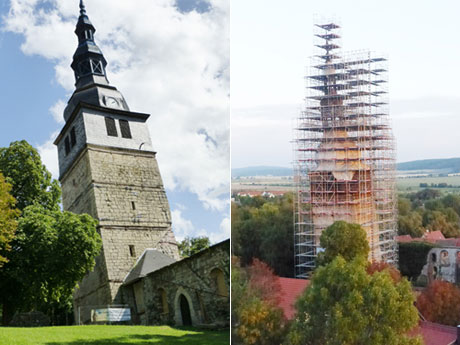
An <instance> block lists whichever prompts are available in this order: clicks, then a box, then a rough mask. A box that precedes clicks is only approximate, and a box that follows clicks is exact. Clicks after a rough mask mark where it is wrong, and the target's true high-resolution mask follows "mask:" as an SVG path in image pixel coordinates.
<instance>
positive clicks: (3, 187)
mask: <svg viewBox="0 0 460 345" xmlns="http://www.w3.org/2000/svg"><path fill="white" fill-rule="evenodd" d="M10 191H11V185H10V184H8V183H6V182H5V179H4V178H3V175H2V174H1V173H0V267H2V266H3V264H4V263H5V262H8V260H7V258H6V252H7V251H9V250H11V246H10V242H11V241H12V240H13V238H14V233H15V231H16V226H17V217H18V216H19V210H17V209H15V208H14V206H15V204H16V200H15V199H14V198H13V197H12V196H11V194H10Z"/></svg>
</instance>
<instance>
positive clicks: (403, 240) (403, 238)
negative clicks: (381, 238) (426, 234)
mask: <svg viewBox="0 0 460 345" xmlns="http://www.w3.org/2000/svg"><path fill="white" fill-rule="evenodd" d="M412 241H413V238H412V236H411V235H401V236H396V242H398V243H407V242H412Z"/></svg>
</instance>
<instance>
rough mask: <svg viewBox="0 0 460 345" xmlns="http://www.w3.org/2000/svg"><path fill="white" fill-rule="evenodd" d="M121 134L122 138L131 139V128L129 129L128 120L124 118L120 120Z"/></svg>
mask: <svg viewBox="0 0 460 345" xmlns="http://www.w3.org/2000/svg"><path fill="white" fill-rule="evenodd" d="M120 130H121V136H122V137H123V138H127V139H131V138H132V137H131V130H130V129H129V122H128V121H126V120H120Z"/></svg>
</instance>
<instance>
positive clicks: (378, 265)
mask: <svg viewBox="0 0 460 345" xmlns="http://www.w3.org/2000/svg"><path fill="white" fill-rule="evenodd" d="M385 270H386V271H388V273H389V274H390V277H391V279H393V281H394V282H395V283H399V282H400V281H401V279H402V277H401V273H400V272H399V271H398V270H397V269H396V268H395V267H394V266H391V265H390V264H389V263H387V262H384V261H374V262H372V263H370V264H369V265H368V266H367V268H366V272H367V273H368V274H371V275H372V274H374V273H376V272H382V271H385Z"/></svg>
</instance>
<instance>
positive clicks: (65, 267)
mask: <svg viewBox="0 0 460 345" xmlns="http://www.w3.org/2000/svg"><path fill="white" fill-rule="evenodd" d="M0 171H1V172H2V173H3V174H4V175H5V178H6V180H7V181H8V182H10V183H11V185H12V189H11V194H12V195H13V197H15V198H16V200H17V206H18V208H19V209H20V210H21V211H22V216H21V217H20V218H19V219H18V228H17V232H16V237H15V239H14V240H13V241H12V242H11V252H9V253H8V259H9V262H8V263H7V264H5V265H4V267H3V269H2V270H1V271H0V304H2V306H3V317H2V318H3V324H7V323H8V321H9V319H10V318H11V316H12V314H13V313H14V312H15V311H30V310H31V309H35V310H40V311H43V312H46V313H48V314H49V315H50V316H51V317H52V316H53V315H52V314H54V313H53V310H56V309H60V310H66V309H67V310H68V309H69V308H70V307H71V304H70V299H71V294H72V291H73V289H74V288H75V286H76V284H77V282H78V281H80V280H81V279H82V278H83V276H84V275H85V273H86V272H87V271H88V270H90V269H91V268H92V267H93V266H94V262H95V257H96V256H97V254H98V253H99V251H100V248H101V240H100V236H99V235H98V233H97V231H96V221H95V220H94V219H93V218H91V217H90V216H88V215H75V214H72V213H70V212H62V211H61V210H60V207H59V202H60V194H61V191H60V188H59V185H58V182H57V181H56V180H52V178H51V173H50V172H49V171H48V170H47V169H46V167H45V166H44V165H43V164H42V162H41V159H40V155H39V154H38V152H37V151H36V150H35V149H34V148H33V147H32V146H30V145H29V144H28V143H27V142H26V141H17V142H13V143H11V144H10V146H9V147H7V148H0ZM0 255H3V253H0Z"/></svg>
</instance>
